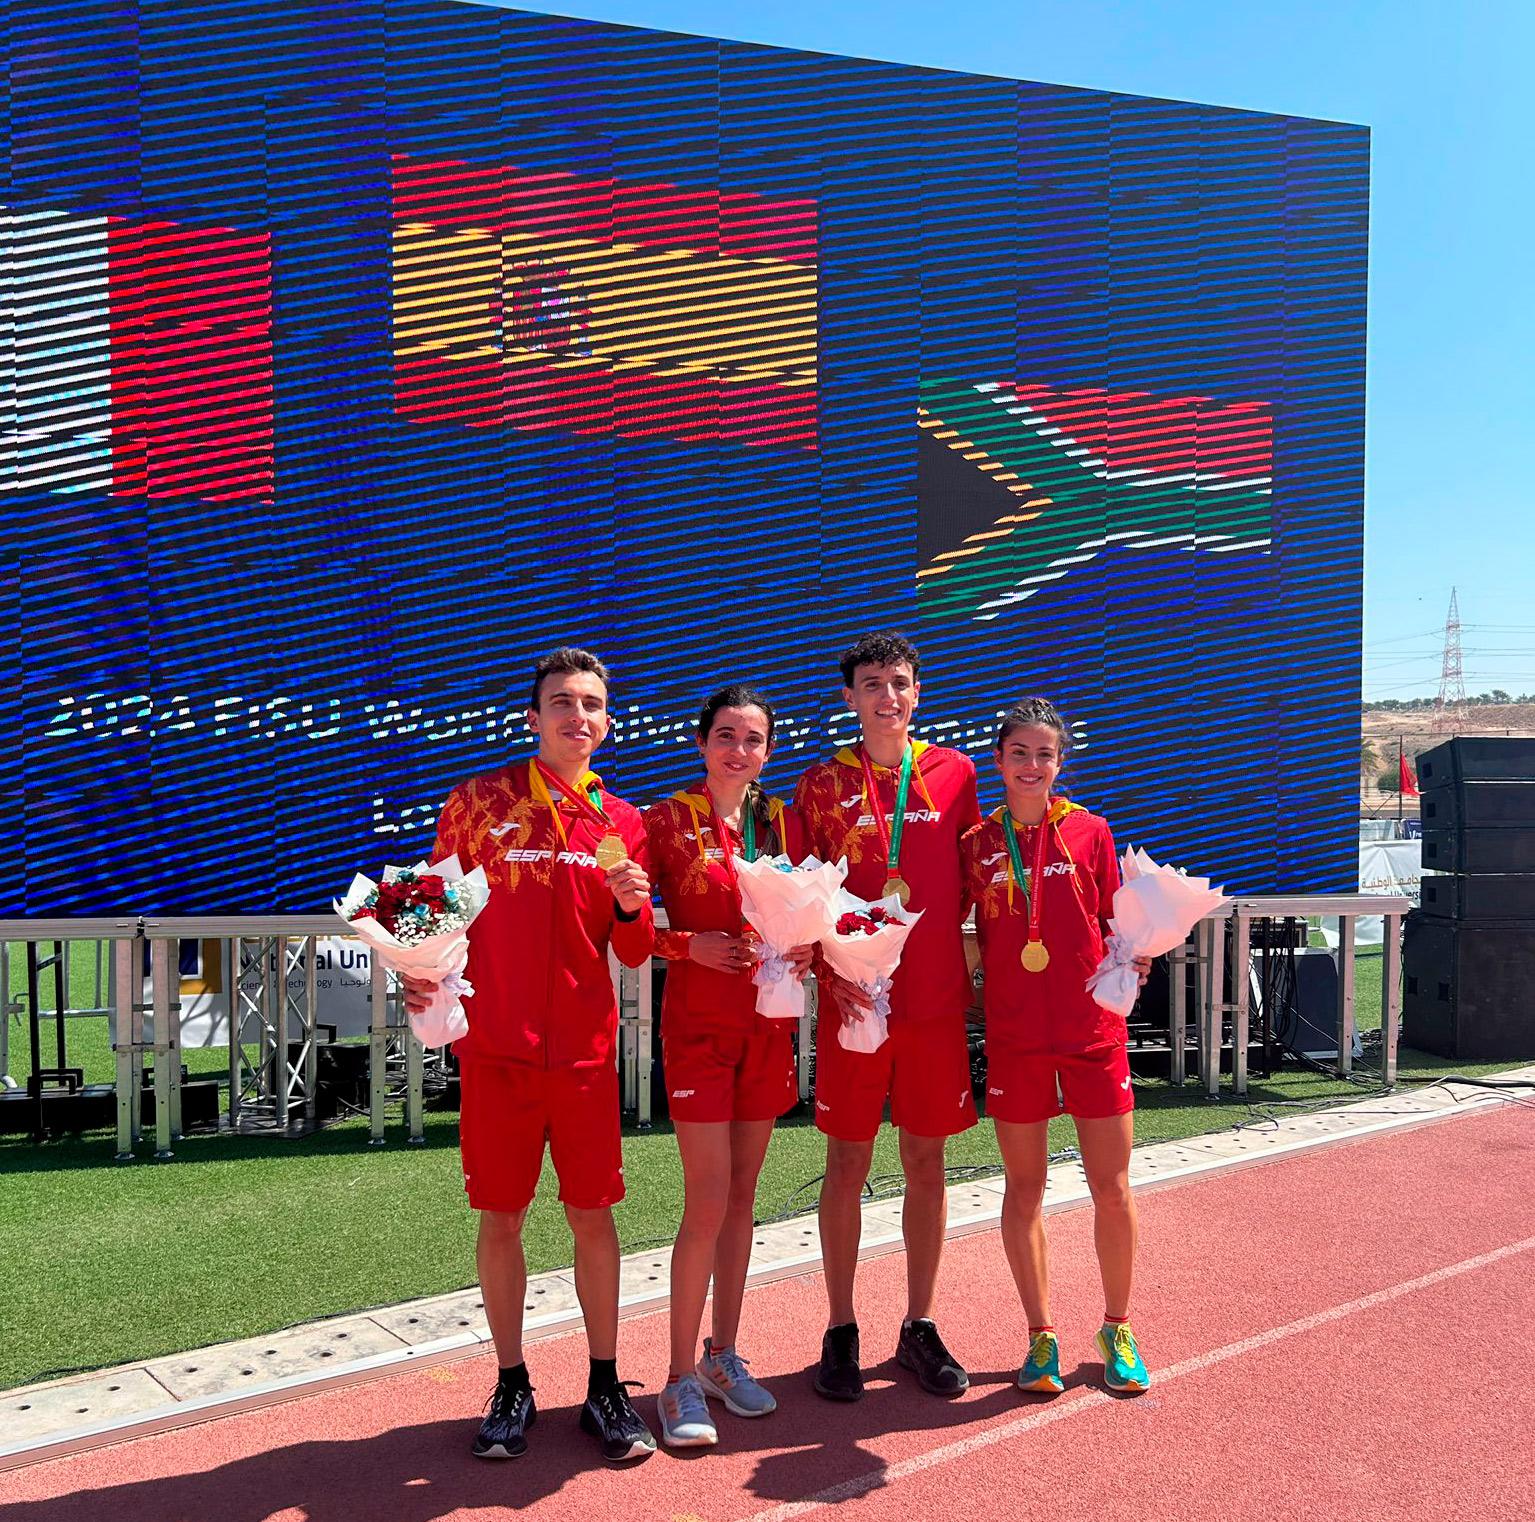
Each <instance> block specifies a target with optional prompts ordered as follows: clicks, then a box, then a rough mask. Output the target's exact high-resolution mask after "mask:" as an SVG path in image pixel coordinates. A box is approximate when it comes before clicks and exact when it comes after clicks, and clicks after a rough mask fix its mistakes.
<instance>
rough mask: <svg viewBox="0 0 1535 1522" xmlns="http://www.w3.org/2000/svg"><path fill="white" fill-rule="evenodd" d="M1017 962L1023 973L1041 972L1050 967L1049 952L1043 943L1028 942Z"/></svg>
mask: <svg viewBox="0 0 1535 1522" xmlns="http://www.w3.org/2000/svg"><path fill="white" fill-rule="evenodd" d="M1019 961H1021V962H1022V963H1023V968H1024V971H1025V972H1043V971H1044V970H1045V968H1047V967H1048V966H1049V965H1050V950H1049V948H1048V947H1047V946H1046V945H1045V943H1044V942H1043V941H1030V942H1029V944H1028V945H1027V946H1025V947H1024V948H1023V954H1022V956H1021V957H1019Z"/></svg>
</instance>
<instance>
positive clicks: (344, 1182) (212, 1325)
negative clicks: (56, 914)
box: [0, 956, 1498, 1387]
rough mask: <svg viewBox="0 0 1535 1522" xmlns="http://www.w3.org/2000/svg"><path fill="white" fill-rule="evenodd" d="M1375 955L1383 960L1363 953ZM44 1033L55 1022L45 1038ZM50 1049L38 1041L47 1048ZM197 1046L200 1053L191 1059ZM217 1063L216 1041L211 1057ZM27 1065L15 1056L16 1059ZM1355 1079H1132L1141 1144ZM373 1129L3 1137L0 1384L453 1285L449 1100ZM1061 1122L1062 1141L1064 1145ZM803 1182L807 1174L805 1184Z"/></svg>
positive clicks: (956, 1151) (454, 1180)
mask: <svg viewBox="0 0 1535 1522" xmlns="http://www.w3.org/2000/svg"><path fill="white" fill-rule="evenodd" d="M1372 961H1373V967H1372V965H1371V964H1372ZM1379 969H1380V963H1379V958H1378V957H1376V958H1373V959H1372V958H1369V957H1368V956H1361V958H1360V962H1359V976H1358V982H1357V989H1358V998H1359V1006H1360V1026H1361V1028H1362V1029H1369V1028H1371V1027H1372V1026H1376V1025H1378V1024H1379V1014H1378V1010H1379V991H1380V970H1379ZM104 1025H105V1022H104V1021H86V1020H74V1021H71V1022H70V1023H69V1036H70V1055H71V1058H72V1060H76V1061H78V1062H80V1063H81V1064H82V1065H85V1066H86V1067H87V1070H88V1072H89V1071H91V1070H93V1067H94V1066H95V1065H98V1064H100V1063H102V1062H103V1061H105V1063H106V1068H105V1072H104V1076H105V1077H108V1078H109V1077H110V1050H109V1049H108V1048H106V1046H105V1030H104ZM47 1037H51V1022H50V1029H48V1030H47V1031H46V1032H45V1039H46V1038H47ZM45 1050H46V1047H45ZM191 1055H192V1054H189V1057H190V1056H191ZM200 1055H201V1056H203V1057H205V1058H207V1059H209V1061H210V1065H211V1066H213V1067H215V1068H218V1067H221V1066H222V1064H223V1062H224V1060H225V1054H224V1053H223V1051H222V1050H219V1049H215V1050H213V1051H210V1052H208V1053H204V1054H200ZM16 1065H20V1064H14V1062H13V1070H14V1066H16ZM1497 1066H1498V1065H1497V1064H1481V1065H1474V1066H1471V1065H1466V1064H1451V1063H1446V1062H1443V1061H1442V1060H1440V1059H1437V1058H1433V1057H1429V1056H1427V1055H1425V1054H1422V1053H1416V1052H1412V1051H1404V1052H1403V1054H1402V1060H1401V1077H1402V1081H1403V1082H1404V1083H1410V1082H1413V1081H1415V1080H1416V1081H1422V1080H1426V1079H1430V1078H1433V1077H1436V1076H1439V1075H1440V1074H1442V1073H1444V1072H1446V1071H1452V1070H1453V1071H1458V1072H1463V1073H1470V1074H1475V1073H1485V1072H1492V1071H1496V1069H1497ZM1360 1093H1361V1090H1360V1089H1359V1088H1358V1087H1357V1086H1351V1085H1348V1084H1345V1083H1342V1082H1340V1081H1338V1080H1336V1079H1331V1078H1328V1077H1326V1076H1324V1075H1321V1074H1317V1073H1313V1072H1310V1071H1307V1070H1294V1069H1286V1070H1284V1071H1282V1072H1280V1073H1278V1074H1276V1075H1274V1076H1273V1077H1271V1078H1261V1077H1256V1076H1254V1077H1253V1078H1252V1079H1251V1081H1250V1084H1249V1096H1248V1100H1247V1101H1246V1102H1240V1101H1237V1100H1234V1099H1231V1098H1229V1097H1228V1098H1223V1099H1221V1100H1217V1101H1211V1100H1207V1099H1205V1098H1204V1097H1203V1096H1202V1095H1201V1094H1199V1093H1198V1092H1197V1090H1196V1088H1195V1087H1194V1085H1193V1083H1192V1081H1191V1082H1190V1083H1189V1084H1188V1085H1186V1086H1184V1087H1182V1088H1177V1089H1175V1088H1173V1087H1172V1086H1171V1085H1169V1084H1167V1083H1164V1082H1156V1081H1144V1080H1142V1081H1138V1082H1137V1084H1136V1103H1137V1106H1138V1109H1137V1115H1136V1133H1137V1137H1138V1139H1139V1140H1140V1141H1142V1142H1150V1141H1164V1140H1170V1139H1174V1138H1177V1137H1182V1136H1191V1135H1197V1134H1199V1133H1202V1132H1208V1131H1215V1130H1221V1129H1223V1128H1225V1127H1228V1126H1230V1125H1232V1124H1234V1123H1236V1122H1239V1121H1250V1120H1252V1119H1253V1118H1254V1116H1255V1114H1258V1113H1261V1112H1262V1107H1263V1106H1265V1105H1269V1104H1282V1103H1310V1102H1317V1101H1326V1100H1338V1099H1344V1098H1348V1097H1350V1096H1351V1095H1352V1096H1357V1095H1359V1094H1360ZM402 1136H403V1130H402V1127H401V1124H400V1122H399V1120H398V1119H397V1118H395V1117H391V1124H390V1130H389V1144H388V1145H387V1146H385V1147H383V1148H370V1147H369V1146H368V1144H367V1143H368V1129H367V1123H366V1122H365V1121H361V1120H352V1121H347V1122H345V1123H343V1124H340V1125H337V1126H334V1127H332V1128H330V1129H329V1130H326V1131H323V1132H321V1133H319V1134H317V1135H315V1136H311V1137H308V1138H305V1139H303V1140H293V1141H290V1140H279V1139H274V1138H254V1137H230V1136H207V1137H197V1136H193V1137H188V1138H186V1139H185V1140H184V1141H183V1142H182V1143H180V1145H179V1147H178V1151H177V1157H176V1160H175V1161H174V1162H170V1163H164V1164H156V1163H153V1162H149V1161H147V1160H141V1161H138V1162H135V1163H131V1164H118V1163H115V1162H114V1161H113V1160H112V1152H113V1143H112V1140H111V1137H110V1135H109V1134H106V1133H95V1134H93V1135H88V1136H85V1137H81V1138H78V1139H69V1140H62V1141H57V1142H50V1143H47V1144H45V1145H43V1146H32V1145H31V1144H29V1143H28V1142H26V1141H25V1139H23V1138H6V1139H3V1140H0V1198H3V1200H4V1203H5V1212H4V1215H5V1221H6V1225H5V1228H4V1231H3V1233H0V1325H3V1326H4V1328H5V1329H6V1335H5V1336H4V1337H0V1387H6V1386H10V1385H16V1384H24V1383H30V1382H32V1381H35V1380H40V1379H47V1378H51V1377H54V1376H57V1375H60V1374H65V1373H70V1372H73V1371H76V1370H80V1369H89V1368H96V1367H101V1366H104V1365H111V1364H116V1363H123V1362H128V1361H131V1360H135V1359H140V1358H152V1357H157V1356H161V1355H165V1354H171V1353H176V1352H181V1351H183V1350H185V1349H187V1348H191V1347H198V1346H201V1345H203V1344H205V1343H209V1342H218V1341H223V1340H225V1339H229V1338H236V1337H246V1336H255V1335H258V1334H259V1333H261V1332H266V1331H271V1330H274V1329H276V1328H279V1327H282V1326H286V1325H290V1324H292V1323H296V1322H300V1321H306V1320H310V1319H313V1318H315V1317H319V1316H326V1315H336V1314H341V1313H344V1312H348V1311H354V1310H359V1309H362V1308H364V1307H367V1306H373V1305H382V1304H388V1303H391V1302H394V1301H398V1300H404V1299H410V1298H413V1297H415V1296H419V1295H430V1294H438V1293H443V1292H446V1291H449V1290H453V1289H458V1288H461V1287H463V1286H464V1285H466V1284H469V1283H471V1282H472V1281H473V1278H474V1256H473V1242H474V1217H473V1215H472V1213H471V1212H470V1210H469V1208H468V1205H467V1203H466V1201H465V1198H464V1194H463V1187H462V1179H461V1175H460V1172H459V1163H458V1150H457V1117H456V1116H454V1115H451V1114H444V1113H429V1114H428V1117H427V1126H426V1141H425V1145H424V1146H421V1147H409V1146H406V1145H405V1144H404V1143H403V1140H402ZM1071 1141H1072V1130H1071V1123H1070V1122H1069V1121H1068V1120H1061V1121H1058V1122H1055V1123H1053V1124H1052V1126H1051V1145H1052V1147H1054V1148H1060V1147H1065V1146H1069V1145H1070V1143H1071ZM948 1156H949V1162H950V1164H951V1166H954V1167H965V1166H978V1167H988V1168H996V1167H998V1166H999V1162H998V1157H997V1151H996V1144H995V1141H994V1139H993V1134H992V1129H991V1127H990V1126H988V1125H985V1124H984V1123H983V1124H982V1125H979V1126H977V1127H975V1128H974V1129H973V1130H971V1131H968V1132H966V1133H965V1134H964V1135H963V1136H960V1137H956V1138H955V1139H954V1141H953V1142H952V1143H951V1145H950V1147H949V1154H948ZM824 1157H825V1146H824V1142H823V1141H822V1139H821V1137H820V1135H819V1134H818V1133H817V1132H816V1131H815V1129H814V1126H813V1124H812V1123H811V1121H810V1119H809V1118H808V1117H806V1116H792V1117H789V1118H788V1119H786V1120H785V1121H783V1122H782V1123H780V1125H779V1127H778V1130H777V1132H776V1134H775V1136H774V1139H773V1143H772V1146H771V1147H770V1149H769V1151H768V1157H767V1162H766V1164H765V1166H764V1168H763V1173H762V1181H761V1185H760V1189H759V1193H758V1212H759V1216H761V1217H762V1218H764V1219H768V1218H772V1217H775V1216H778V1215H780V1214H781V1213H782V1212H784V1210H785V1208H786V1207H788V1206H790V1205H791V1204H792V1205H793V1207H794V1208H795V1209H797V1210H809V1209H813V1208H814V1204H815V1197H816V1191H815V1189H814V1187H813V1185H814V1181H815V1180H816V1179H817V1177H818V1176H819V1174H820V1172H821V1169H822V1166H823V1162H824ZM624 1162H625V1175H626V1180H627V1184H628V1191H629V1192H628V1197H627V1198H626V1199H625V1200H624V1202H623V1203H622V1204H621V1205H619V1206H618V1208H617V1210H616V1212H615V1215H616V1218H617V1222H618V1228H619V1233H620V1236H621V1238H622V1240H623V1243H624V1246H625V1249H626V1250H633V1249H634V1248H637V1247H639V1246H642V1245H645V1244H658V1243H666V1242H669V1241H670V1240H671V1236H672V1234H673V1233H674V1231H675V1229H676V1225H677V1221H678V1218H679V1216H680V1214H681V1201H682V1176H681V1168H680V1166H679V1163H678V1159H677V1149H676V1146H675V1144H674V1143H673V1141H672V1138H671V1134H670V1131H669V1128H668V1127H666V1126H665V1125H658V1126H657V1127H656V1128H655V1129H654V1130H653V1131H649V1132H645V1133H640V1132H629V1133H627V1134H626V1135H625V1138H624ZM899 1170H900V1161H899V1156H898V1152H897V1146H896V1138H895V1134H894V1133H893V1132H892V1131H891V1130H890V1129H889V1128H888V1127H886V1128H884V1129H883V1130H882V1132H881V1135H880V1138H879V1141H878V1143H877V1145H876V1148H875V1157H874V1164H873V1174H874V1175H875V1176H876V1178H878V1177H879V1176H881V1175H884V1176H887V1177H890V1178H892V1179H893V1178H894V1177H895V1176H898V1174H899ZM807 1185H809V1186H811V1187H808V1188H807V1187H805V1186H807ZM554 1195H555V1190H554V1180H553V1178H552V1175H551V1174H550V1173H549V1172H548V1171H547V1170H546V1174H545V1178H544V1181H543V1183H542V1184H541V1186H540V1190H539V1198H538V1200H537V1202H536V1203H535V1205H534V1207H533V1209H532V1211H531V1212H530V1213H529V1217H528V1224H527V1228H526V1238H525V1239H526V1245H527V1253H528V1261H529V1267H530V1268H531V1269H532V1270H533V1271H535V1272H537V1271H539V1270H542V1269H548V1268H557V1267H561V1266H564V1265H567V1264H569V1262H570V1260H571V1247H570V1235H569V1232H568V1230H567V1229H566V1227H565V1223H564V1218H563V1215H562V1213H561V1211H560V1208H559V1206H558V1204H557V1203H556V1201H555V1198H554Z"/></svg>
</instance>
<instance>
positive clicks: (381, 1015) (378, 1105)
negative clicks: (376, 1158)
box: [368, 955, 389, 1147]
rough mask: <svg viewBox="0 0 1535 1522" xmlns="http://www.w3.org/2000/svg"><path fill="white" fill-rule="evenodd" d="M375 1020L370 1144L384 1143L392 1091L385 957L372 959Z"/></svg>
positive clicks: (370, 1074)
mask: <svg viewBox="0 0 1535 1522" xmlns="http://www.w3.org/2000/svg"><path fill="white" fill-rule="evenodd" d="M369 962H370V965H371V967H372V969H373V982H372V987H371V989H370V1001H371V1006H372V1008H371V1014H372V1017H373V1020H372V1024H371V1026H370V1027H369V1030H368V1145H369V1146H370V1147H382V1146H383V1145H384V1101H385V1100H386V1099H387V1098H388V1095H389V973H388V970H387V969H386V968H385V966H384V963H383V959H382V958H380V957H379V956H377V955H374V956H373V957H371V958H370V959H369Z"/></svg>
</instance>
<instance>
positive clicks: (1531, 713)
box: [1359, 702, 1535, 819]
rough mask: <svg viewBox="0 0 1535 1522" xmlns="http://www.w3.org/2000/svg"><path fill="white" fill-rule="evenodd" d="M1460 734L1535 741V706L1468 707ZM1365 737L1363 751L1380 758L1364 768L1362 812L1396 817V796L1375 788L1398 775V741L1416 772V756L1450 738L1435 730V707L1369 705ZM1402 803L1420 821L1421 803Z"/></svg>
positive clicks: (1409, 800)
mask: <svg viewBox="0 0 1535 1522" xmlns="http://www.w3.org/2000/svg"><path fill="white" fill-rule="evenodd" d="M1456 732H1457V733H1459V734H1465V735H1525V736H1531V737H1535V703H1468V704H1467V705H1466V707H1465V710H1464V714H1463V717H1462V721H1461V722H1460V724H1458V725H1457V727H1456ZM1359 737H1360V745H1361V751H1362V750H1363V746H1364V744H1365V742H1369V743H1370V744H1371V745H1373V747H1374V750H1375V756H1376V763H1375V764H1374V765H1372V766H1370V767H1369V768H1368V770H1366V769H1365V768H1363V767H1361V770H1360V776H1359V810H1360V813H1361V814H1365V815H1372V814H1381V815H1388V814H1389V815H1394V814H1395V813H1396V812H1397V796H1396V793H1395V792H1394V791H1391V792H1382V791H1381V790H1380V789H1379V788H1378V787H1377V786H1376V785H1375V784H1376V781H1377V779H1378V777H1379V775H1380V774H1381V773H1382V772H1391V773H1393V774H1394V773H1395V772H1396V757H1397V743H1398V740H1400V742H1401V746H1402V750H1403V751H1404V752H1405V754H1406V756H1407V765H1408V767H1409V768H1411V766H1412V762H1413V758H1414V757H1415V756H1417V755H1419V754H1421V753H1422V752H1423V751H1425V750H1428V749H1430V748H1431V747H1433V746H1435V745H1437V744H1439V742H1440V741H1441V740H1446V739H1448V738H1449V736H1448V735H1447V734H1443V733H1440V732H1438V731H1436V730H1435V728H1434V708H1433V704H1432V703H1431V702H1425V703H1424V704H1422V705H1421V706H1420V707H1415V708H1371V707H1369V706H1368V705H1366V707H1365V709H1364V711H1363V713H1362V714H1361V715H1360V725H1359ZM1402 801H1403V805H1404V806H1403V809H1402V813H1403V814H1404V815H1405V816H1406V817H1407V818H1409V819H1410V818H1414V817H1416V815H1417V812H1418V808H1417V800H1416V799H1414V798H1406V799H1404V800H1402Z"/></svg>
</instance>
